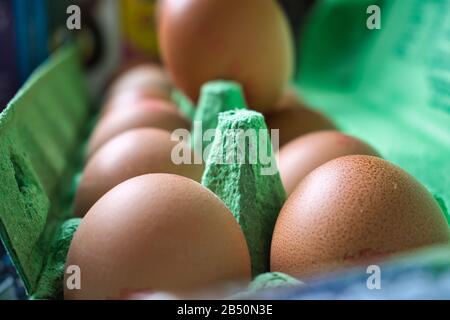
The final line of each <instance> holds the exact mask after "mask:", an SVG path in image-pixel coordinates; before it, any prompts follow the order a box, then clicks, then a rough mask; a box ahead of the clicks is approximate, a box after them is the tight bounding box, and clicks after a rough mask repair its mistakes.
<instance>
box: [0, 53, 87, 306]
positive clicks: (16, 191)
mask: <svg viewBox="0 0 450 320" xmlns="http://www.w3.org/2000/svg"><path fill="white" fill-rule="evenodd" d="M89 116H90V99H89V97H88V92H87V90H86V87H85V79H84V75H83V72H82V69H81V66H80V62H79V59H78V54H77V50H76V49H75V48H74V47H71V46H69V47H65V48H62V49H61V50H59V51H58V52H57V53H55V54H54V55H53V56H52V57H51V58H50V60H49V61H47V62H45V63H44V64H43V65H42V66H41V67H40V68H38V69H37V70H36V71H35V72H34V74H33V75H32V76H31V78H30V79H29V80H28V82H27V83H26V84H25V85H24V86H23V88H22V89H21V90H20V91H19V92H18V93H17V95H16V96H15V98H14V99H13V100H12V101H11V102H10V103H9V104H8V106H7V108H6V109H5V110H4V111H3V112H2V113H1V114H0V235H1V239H2V241H3V244H4V246H5V248H6V250H7V252H8V253H9V255H10V257H11V258H12V261H13V263H14V265H15V267H16V269H17V271H18V273H19V275H20V277H21V279H22V280H23V283H24V285H25V288H26V291H27V293H28V294H29V296H30V297H37V298H55V297H59V296H60V294H61V289H62V287H61V288H57V287H56V288H55V285H54V283H55V281H54V277H55V276H56V277H61V275H62V273H61V270H62V269H61V268H62V267H63V265H61V263H60V264H59V265H57V264H55V263H53V262H54V261H53V260H55V259H56V260H58V257H57V256H58V254H60V252H59V250H61V249H62V250H63V251H64V248H63V247H64V239H65V242H68V243H70V239H67V236H68V234H69V237H70V234H71V233H70V232H69V233H68V234H67V231H64V230H70V229H71V228H73V226H76V224H77V219H71V212H70V201H71V200H70V198H71V196H70V193H71V177H72V176H73V174H74V170H75V168H76V166H77V165H78V164H79V162H80V156H81V154H80V148H79V146H80V141H82V139H84V136H85V135H84V132H85V127H86V123H87V119H88V118H89ZM61 239H62V242H61ZM63 254H64V253H63ZM59 261H61V259H59ZM62 261H64V260H62ZM58 268H60V269H61V270H56V269H58ZM60 280H61V281H62V279H60Z"/></svg>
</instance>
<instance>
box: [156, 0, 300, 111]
mask: <svg viewBox="0 0 450 320" xmlns="http://www.w3.org/2000/svg"><path fill="white" fill-rule="evenodd" d="M158 34H159V39H160V44H161V55H162V58H163V60H164V62H165V65H166V68H167V71H168V73H169V74H170V76H171V78H172V79H173V81H174V84H175V85H176V86H177V87H178V88H180V89H181V90H182V91H183V92H184V93H185V94H186V95H187V96H188V97H190V98H191V100H192V101H197V100H198V96H199V91H200V87H201V86H202V85H203V84H204V83H206V82H208V81H210V80H217V79H224V80H233V81H236V82H239V83H240V84H241V85H242V87H243V90H244V93H245V97H246V101H247V102H248V104H249V106H251V108H252V109H255V110H258V111H261V112H266V111H268V110H271V109H273V108H274V106H275V103H276V102H277V100H278V99H279V98H280V96H281V94H282V92H283V90H284V89H285V87H286V86H287V84H288V82H289V80H290V77H291V75H292V73H293V51H294V49H293V44H292V37H291V34H290V30H289V25H288V21H287V18H286V17H285V15H284V13H283V11H282V9H281V7H280V6H279V4H278V3H277V1H274V0H245V1H241V0H215V1H210V0H183V1H179V0H164V2H163V3H162V5H161V7H160V11H159V32H158Z"/></svg>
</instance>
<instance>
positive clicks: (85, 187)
mask: <svg viewBox="0 0 450 320" xmlns="http://www.w3.org/2000/svg"><path fill="white" fill-rule="evenodd" d="M179 144H182V148H183V150H191V149H190V146H189V145H187V144H186V143H185V142H178V141H172V140H171V133H170V132H168V131H165V130H161V129H155V128H141V129H133V130H129V131H126V132H124V133H122V134H120V135H118V136H116V137H115V138H113V139H111V140H109V141H108V142H107V143H106V144H104V145H103V146H102V147H101V148H100V149H99V150H98V151H97V152H96V153H95V154H94V156H93V157H92V158H91V159H89V161H88V163H87V165H86V168H85V169H84V171H83V175H82V178H81V181H80V185H79V187H78V190H77V194H76V197H75V209H74V212H75V214H76V215H77V216H81V217H82V216H84V215H85V214H86V212H87V211H88V210H89V209H90V208H91V207H92V206H93V205H94V203H95V202H96V201H97V200H98V199H100V198H101V197H102V196H103V195H104V194H105V193H107V192H108V191H109V190H111V189H112V188H114V187H115V186H116V185H118V184H120V183H121V182H123V181H125V180H128V179H130V178H133V177H137V176H140V175H143V174H147V173H173V174H178V175H181V176H185V177H188V178H191V179H193V180H196V181H200V180H201V177H202V174H203V165H196V164H194V161H193V158H194V156H193V154H194V153H193V151H189V152H190V155H191V156H190V157H187V159H189V160H191V161H190V162H189V163H181V164H176V163H175V162H174V161H173V160H172V151H173V150H174V148H175V147H176V146H179ZM177 154H178V153H177Z"/></svg>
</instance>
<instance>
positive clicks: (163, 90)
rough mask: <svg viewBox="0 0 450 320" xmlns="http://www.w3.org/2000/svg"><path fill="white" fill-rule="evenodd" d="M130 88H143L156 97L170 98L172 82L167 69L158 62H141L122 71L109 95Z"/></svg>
mask: <svg viewBox="0 0 450 320" xmlns="http://www.w3.org/2000/svg"><path fill="white" fill-rule="evenodd" d="M128 90H143V91H147V92H148V93H152V94H153V95H154V97H158V98H165V99H167V100H170V96H171V92H172V83H171V81H170V79H169V77H168V75H167V73H166V71H165V70H164V69H163V68H162V67H161V66H159V65H157V64H152V63H140V64H138V65H134V66H132V67H131V68H127V69H126V71H124V72H122V73H121V74H120V75H119V76H118V77H117V78H116V79H115V80H114V82H113V83H112V84H111V86H110V88H109V90H108V95H109V96H113V95H116V94H119V93H121V92H124V91H128Z"/></svg>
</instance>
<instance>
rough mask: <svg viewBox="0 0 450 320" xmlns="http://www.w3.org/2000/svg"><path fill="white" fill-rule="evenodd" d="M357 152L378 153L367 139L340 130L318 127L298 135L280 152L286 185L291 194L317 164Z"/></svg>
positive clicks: (279, 165)
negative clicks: (363, 139) (318, 129)
mask: <svg viewBox="0 0 450 320" xmlns="http://www.w3.org/2000/svg"><path fill="white" fill-rule="evenodd" d="M357 154H359V155H369V156H379V154H378V152H377V151H376V150H375V149H374V148H372V147H371V146H370V145H368V144H367V143H365V142H363V141H361V140H359V139H357V138H354V137H351V136H349V135H346V134H344V133H341V132H338V131H318V132H313V133H310V134H307V135H304V136H301V137H298V138H297V139H295V140H293V141H291V142H290V143H288V144H287V145H285V146H284V147H282V148H281V149H280V151H279V153H278V169H279V172H280V176H281V180H282V181H283V186H284V188H285V190H286V192H287V194H288V195H289V194H291V193H292V191H294V189H295V187H296V186H297V185H298V184H299V183H300V182H301V181H302V180H303V178H305V177H306V176H307V175H308V173H310V172H311V171H313V170H314V169H315V168H317V167H319V166H321V165H322V164H324V163H326V162H328V161H330V160H333V159H336V158H339V157H342V156H347V155H357Z"/></svg>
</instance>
